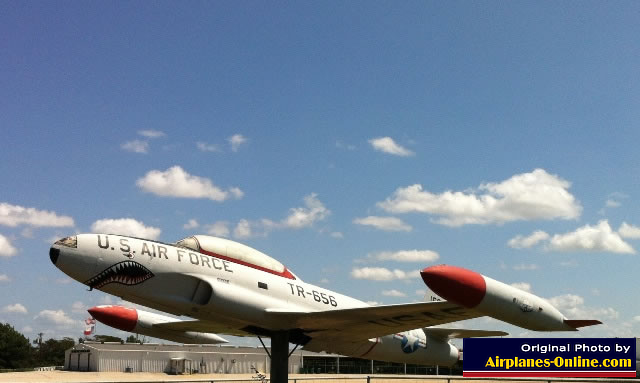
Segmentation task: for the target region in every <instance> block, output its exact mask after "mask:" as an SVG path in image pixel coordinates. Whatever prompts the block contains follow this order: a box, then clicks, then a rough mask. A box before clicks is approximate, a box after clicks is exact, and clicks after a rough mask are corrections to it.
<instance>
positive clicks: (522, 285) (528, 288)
mask: <svg viewBox="0 0 640 383" xmlns="http://www.w3.org/2000/svg"><path fill="white" fill-rule="evenodd" d="M511 286H513V287H515V288H516V289H520V290H523V291H526V292H528V293H530V292H531V284H529V283H527V282H517V283H512V284H511Z"/></svg>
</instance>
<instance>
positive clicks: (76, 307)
mask: <svg viewBox="0 0 640 383" xmlns="http://www.w3.org/2000/svg"><path fill="white" fill-rule="evenodd" d="M88 308H89V307H88V306H86V305H85V304H84V303H82V302H80V301H75V302H73V304H72V305H71V311H72V312H74V313H83V312H85V311H87V309H88Z"/></svg>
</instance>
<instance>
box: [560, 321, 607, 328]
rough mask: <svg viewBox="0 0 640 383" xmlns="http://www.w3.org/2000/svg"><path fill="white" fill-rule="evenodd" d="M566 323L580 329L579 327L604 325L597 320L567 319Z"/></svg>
mask: <svg viewBox="0 0 640 383" xmlns="http://www.w3.org/2000/svg"><path fill="white" fill-rule="evenodd" d="M564 323H566V324H567V325H569V326H571V327H573V328H575V329H578V328H579V327H587V326H595V325H597V324H602V322H600V321H599V320H597V319H565V320H564Z"/></svg>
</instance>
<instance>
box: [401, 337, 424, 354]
mask: <svg viewBox="0 0 640 383" xmlns="http://www.w3.org/2000/svg"><path fill="white" fill-rule="evenodd" d="M400 345H401V346H402V351H403V352H404V353H405V354H411V353H412V352H415V351H416V350H418V348H419V347H420V339H418V338H417V337H415V336H413V335H410V334H404V335H402V340H401V341H400Z"/></svg>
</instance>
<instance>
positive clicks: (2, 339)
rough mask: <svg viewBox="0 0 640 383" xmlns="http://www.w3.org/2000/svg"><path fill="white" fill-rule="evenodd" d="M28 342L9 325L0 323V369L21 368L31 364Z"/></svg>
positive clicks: (30, 350)
mask: <svg viewBox="0 0 640 383" xmlns="http://www.w3.org/2000/svg"><path fill="white" fill-rule="evenodd" d="M31 355H32V348H31V345H30V344H29V340H28V339H27V338H25V336H24V335H22V334H20V333H19V332H18V331H16V330H15V329H14V328H13V326H11V325H10V324H9V323H0V368H23V367H28V366H29V365H30V362H31Z"/></svg>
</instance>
